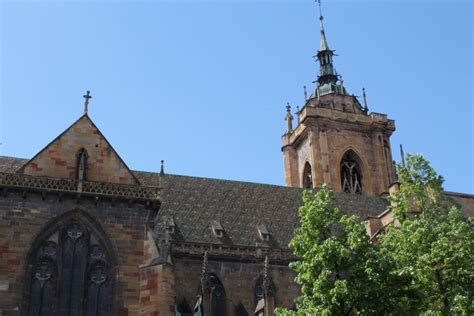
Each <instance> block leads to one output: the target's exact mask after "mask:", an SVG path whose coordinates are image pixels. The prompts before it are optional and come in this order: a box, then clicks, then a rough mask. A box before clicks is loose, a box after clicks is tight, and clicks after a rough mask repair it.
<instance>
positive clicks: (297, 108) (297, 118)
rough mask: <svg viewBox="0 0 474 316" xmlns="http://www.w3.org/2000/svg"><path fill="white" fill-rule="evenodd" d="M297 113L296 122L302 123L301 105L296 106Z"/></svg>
mask: <svg viewBox="0 0 474 316" xmlns="http://www.w3.org/2000/svg"><path fill="white" fill-rule="evenodd" d="M295 115H296V123H297V124H298V125H299V124H300V107H299V106H296V112H295Z"/></svg>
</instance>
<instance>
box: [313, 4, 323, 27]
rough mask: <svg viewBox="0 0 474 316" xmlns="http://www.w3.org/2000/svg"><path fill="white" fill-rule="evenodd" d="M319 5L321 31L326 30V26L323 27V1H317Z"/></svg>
mask: <svg viewBox="0 0 474 316" xmlns="http://www.w3.org/2000/svg"><path fill="white" fill-rule="evenodd" d="M315 1H316V2H317V3H318V6H319V21H321V29H322V30H324V25H323V20H324V17H323V10H322V9H321V0H315Z"/></svg>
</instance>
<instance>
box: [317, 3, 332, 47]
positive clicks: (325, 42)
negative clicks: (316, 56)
mask: <svg viewBox="0 0 474 316" xmlns="http://www.w3.org/2000/svg"><path fill="white" fill-rule="evenodd" d="M315 1H316V2H317V3H318V5H319V21H320V23H321V43H320V45H319V51H320V52H322V51H326V50H329V45H328V41H327V40H326V34H325V32H324V24H323V20H324V17H323V13H322V10H321V0H315Z"/></svg>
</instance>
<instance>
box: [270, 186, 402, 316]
mask: <svg viewBox="0 0 474 316" xmlns="http://www.w3.org/2000/svg"><path fill="white" fill-rule="evenodd" d="M303 202H304V205H303V206H302V207H301V208H300V210H299V215H300V222H301V226H300V227H299V228H298V229H297V230H296V232H295V235H294V238H293V239H292V240H291V242H290V247H291V249H292V250H293V252H294V254H295V255H296V256H297V257H298V258H300V260H299V261H296V262H293V263H291V265H290V267H291V268H292V269H293V270H295V271H296V272H297V273H298V275H297V277H296V282H297V283H298V284H299V285H300V286H301V296H300V297H299V298H297V300H296V307H297V311H289V310H285V309H277V314H278V315H354V314H357V313H360V314H362V315H382V314H388V313H389V311H393V310H396V306H395V305H394V303H395V304H399V301H397V300H392V299H391V298H392V297H387V295H386V293H387V292H393V291H394V292H397V293H398V292H400V291H404V287H403V286H401V287H399V286H398V285H399V284H404V282H403V280H400V278H398V277H396V278H394V277H393V275H391V272H390V266H391V263H390V262H389V261H387V260H385V259H384V258H381V257H380V256H379V253H378V252H379V251H378V249H377V248H376V246H374V245H372V244H371V243H370V242H369V237H368V236H367V233H366V230H365V226H364V224H363V223H362V222H361V220H360V219H359V218H358V217H356V216H348V215H345V214H343V213H342V212H341V211H340V210H339V209H338V208H337V207H335V205H334V195H333V192H332V191H330V190H329V189H328V188H325V187H324V188H322V189H320V190H319V191H317V192H313V191H305V192H304V194H303ZM399 281H400V282H399ZM399 288H400V289H401V290H399Z"/></svg>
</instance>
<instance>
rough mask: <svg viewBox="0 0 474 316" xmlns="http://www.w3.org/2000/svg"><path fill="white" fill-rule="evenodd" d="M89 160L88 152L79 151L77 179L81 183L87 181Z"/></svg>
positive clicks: (77, 156)
mask: <svg viewBox="0 0 474 316" xmlns="http://www.w3.org/2000/svg"><path fill="white" fill-rule="evenodd" d="M87 158H89V155H88V154H87V150H85V149H84V148H81V149H79V151H78V152H77V154H76V179H77V180H79V181H83V180H86V171H87Z"/></svg>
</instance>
